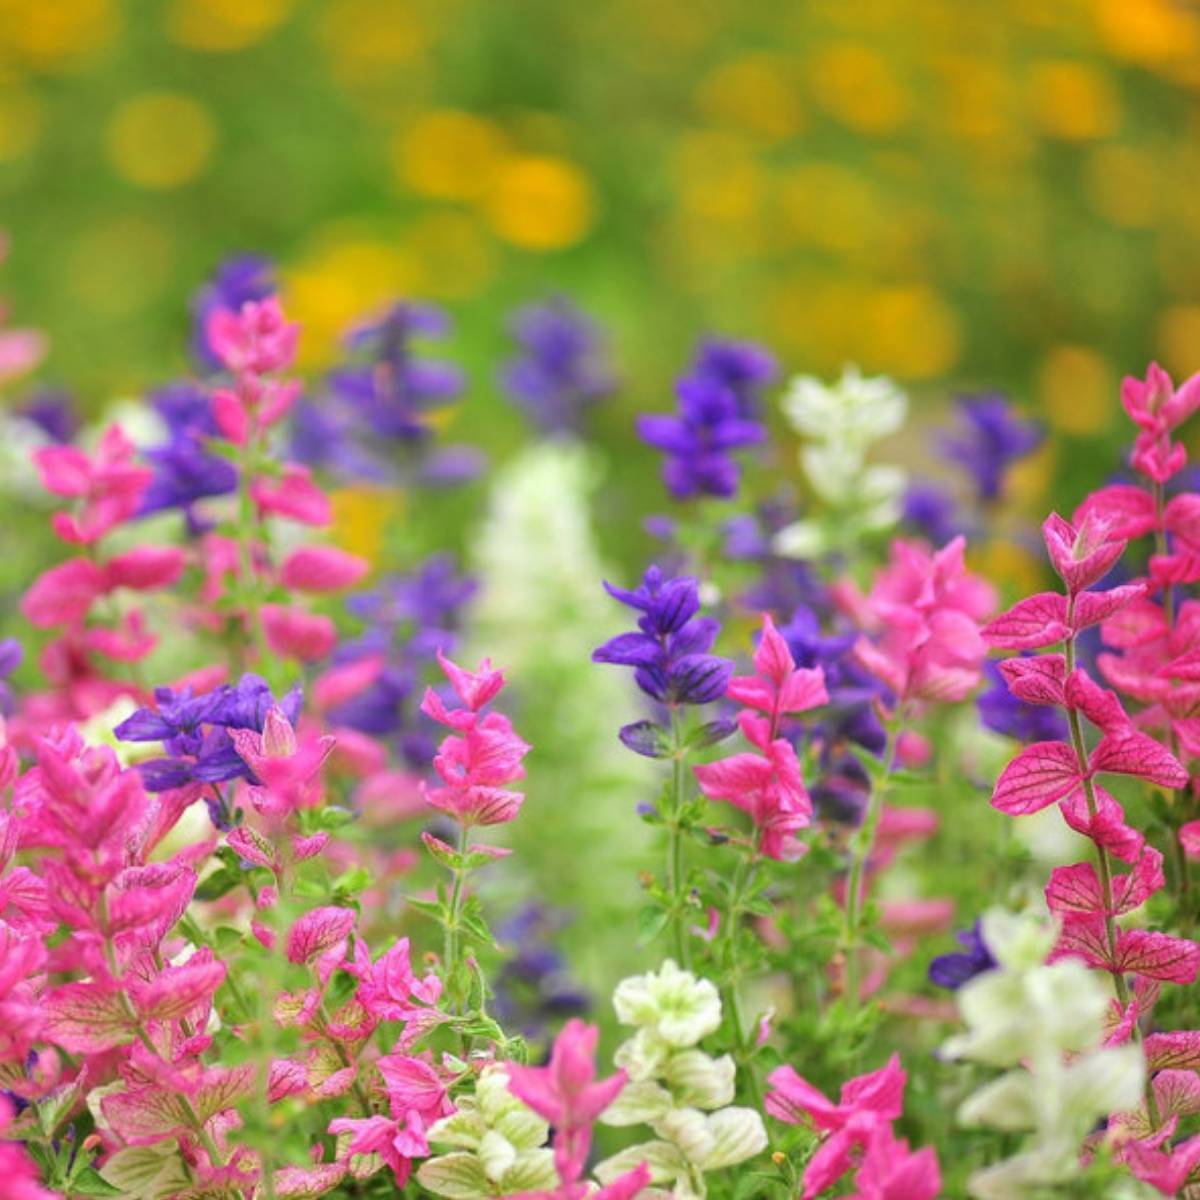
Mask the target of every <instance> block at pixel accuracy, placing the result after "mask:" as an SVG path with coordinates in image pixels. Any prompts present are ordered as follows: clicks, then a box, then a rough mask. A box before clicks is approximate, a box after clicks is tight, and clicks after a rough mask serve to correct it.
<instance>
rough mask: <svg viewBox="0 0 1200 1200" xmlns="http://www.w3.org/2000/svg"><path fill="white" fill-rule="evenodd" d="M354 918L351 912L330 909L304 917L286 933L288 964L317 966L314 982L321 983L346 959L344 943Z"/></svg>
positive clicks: (350, 910)
mask: <svg viewBox="0 0 1200 1200" xmlns="http://www.w3.org/2000/svg"><path fill="white" fill-rule="evenodd" d="M356 919H357V914H356V913H355V911H354V909H352V908H337V907H334V906H332V905H329V906H326V907H323V908H314V909H313V910H312V912H309V913H305V914H304V916H302V917H301V918H300V919H299V920H298V921H297V922H296V923H295V925H293V926H292V928H291V929H290V930H289V931H288V936H287V956H288V961H289V962H294V963H305V964H307V965H311V964H312V963H313V962H314V961H315V962H316V963H317V978H318V979H320V981H321V982H322V983H325V982H326V981H327V980H328V979H329V976H330V975H332V974H333V972H334V970H335V969H336V968H337V966H338V965H339V963H341V961H342V960H343V959H344V958H345V957H346V941H347V939H348V938H349V936H350V931H351V930H352V929H353V928H354V922H355V920H356Z"/></svg>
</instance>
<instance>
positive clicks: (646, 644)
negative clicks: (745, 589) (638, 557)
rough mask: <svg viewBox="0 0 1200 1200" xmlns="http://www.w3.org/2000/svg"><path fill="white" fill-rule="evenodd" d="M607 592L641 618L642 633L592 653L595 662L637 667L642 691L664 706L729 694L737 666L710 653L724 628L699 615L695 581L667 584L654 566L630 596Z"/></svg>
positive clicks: (686, 579)
mask: <svg viewBox="0 0 1200 1200" xmlns="http://www.w3.org/2000/svg"><path fill="white" fill-rule="evenodd" d="M604 587H605V590H606V591H607V592H608V594H609V595H610V596H612V597H613V599H614V600H619V601H620V602H621V603H622V604H624V605H625V606H626V607H628V608H632V609H634V610H636V611H637V612H639V613H641V616H640V617H638V632H636V633H622V634H618V635H617V636H616V637H614V638H612V639H610V640H609V641H607V642H605V643H604V645H603V646H600V647H598V648H597V649H596V650H594V651H593V652H592V661H593V662H599V663H613V664H615V665H617V666H624V667H633V669H634V679H635V680H636V682H637V685H638V687H639V688H641V690H642V691H643V692H645V694H646V695H647V696H649V697H650V698H651V699H653V700H657V701H659V702H660V703H662V704H668V705H678V704H708V703H709V702H711V701H713V700H716V699H719V698H720V697H721V696H723V695H724V694H725V689H726V688H727V687H728V685H729V680H730V678H731V676H732V675H733V663H732V662H730V661H729V660H728V659H727V658H720V657H718V656H716V655H713V654H709V653H708V651H709V649H710V647H711V646H712V644H713V642H714V641H715V640H716V637H717V633H718V630H719V628H720V627H719V625H718V623H717V621H716V620H714V619H713V618H712V617H701V616H698V615H697V614H698V613H699V611H700V585H699V582H698V581H697V580H695V579H692V578H690V577H682V578H678V579H669V578H666V577H665V576H664V575H663V572H662V571H661V570H660V569H659V568H658V567H656V566H651V567H650V568H648V569H647V571H646V574H645V576H644V578H643V580H642V582H641V584H640V585H639V586H638V587H637V588H635V589H633V590H632V591H628V590H626V589H624V588H618V587H614V586H613V585H612V584H609V583H605V585H604Z"/></svg>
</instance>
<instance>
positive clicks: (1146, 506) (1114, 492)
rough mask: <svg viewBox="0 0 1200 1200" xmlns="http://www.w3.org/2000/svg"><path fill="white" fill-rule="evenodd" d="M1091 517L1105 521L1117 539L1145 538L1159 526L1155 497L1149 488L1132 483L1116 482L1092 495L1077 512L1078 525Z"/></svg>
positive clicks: (1075, 515)
mask: <svg viewBox="0 0 1200 1200" xmlns="http://www.w3.org/2000/svg"><path fill="white" fill-rule="evenodd" d="M1089 515H1095V516H1097V517H1101V518H1103V519H1104V520H1105V521H1107V522H1108V524H1109V531H1110V533H1111V535H1112V536H1113V537H1115V538H1124V539H1126V540H1129V539H1131V538H1137V537H1142V536H1143V535H1144V534H1147V533H1151V532H1153V530H1154V528H1155V526H1156V525H1157V524H1158V518H1157V517H1156V516H1155V512H1154V497H1153V496H1151V495H1150V493H1149V491H1147V489H1146V488H1142V487H1138V486H1136V485H1135V484H1132V483H1116V484H1112V485H1110V486H1109V487H1104V488H1100V489H1099V490H1097V491H1095V492H1092V494H1091V495H1090V496H1088V497H1087V498H1086V499H1085V500H1084V501H1083V503H1082V504H1081V505H1080V506H1079V507H1078V508H1077V509H1076V510H1075V514H1074V517H1075V523H1076V525H1078V524H1080V522H1081V521H1082V520H1084V519H1085V518H1086V517H1087V516H1089Z"/></svg>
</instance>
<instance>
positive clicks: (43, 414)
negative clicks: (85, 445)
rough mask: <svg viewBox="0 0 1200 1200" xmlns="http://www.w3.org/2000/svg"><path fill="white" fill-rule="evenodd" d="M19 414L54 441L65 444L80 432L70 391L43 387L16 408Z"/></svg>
mask: <svg viewBox="0 0 1200 1200" xmlns="http://www.w3.org/2000/svg"><path fill="white" fill-rule="evenodd" d="M16 413H17V416H19V417H24V418H25V420H26V421H30V422H32V423H33V424H34V425H36V426H37V427H38V428H39V429H40V430H41V431H42V432H43V433H44V434H45V435H46V436H47V437H48V438H49V439H50V440H51V441H52V442H57V443H58V444H59V445H60V446H65V445H67V444H68V443H69V442H73V441H74V440H75V435H76V434H77V433H78V432H79V425H80V422H79V414H78V412H77V411H76V406H75V401H74V400H73V399H72V397H71V396H70V394H69V393H67V392H60V391H52V390H50V389H43V390H41V391H38V392H35V393H34V395H33V396H32V397H30V399H28V400H26V401H25V403H24V404H22V405H21V406H20V407H19V408H18V409H17V410H16Z"/></svg>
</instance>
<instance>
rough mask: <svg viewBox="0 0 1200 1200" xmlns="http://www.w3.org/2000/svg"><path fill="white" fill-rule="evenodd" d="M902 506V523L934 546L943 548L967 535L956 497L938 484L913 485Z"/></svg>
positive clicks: (908, 490)
mask: <svg viewBox="0 0 1200 1200" xmlns="http://www.w3.org/2000/svg"><path fill="white" fill-rule="evenodd" d="M902 503H903V510H902V513H901V520H902V521H903V523H904V524H905V525H907V526H908V527H909V528H910V529H912V530H913V531H914V532H916V533H919V534H920V535H921V536H922V537H924V538H927V539H928V540H929V541H930V542H932V543H933V544H934V545H935V546H944V545H945V544H946V543H947V542H949V541H952V540H953V539H954V538H956V537H957V536H958V535H959V534H960V533H963V532H964V530H963V523H962V521H961V519H960V518H959V514H958V505H957V504H955V502H954V497H953V496H952V495H951V494H950V493H949V492H948V491H947V490H946V489H945V488H944V487H941V486H939V485H938V484H936V483H914V484H910V485H909V487H908V488H907V490H906V491H905V493H904V499H903V502H902Z"/></svg>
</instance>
